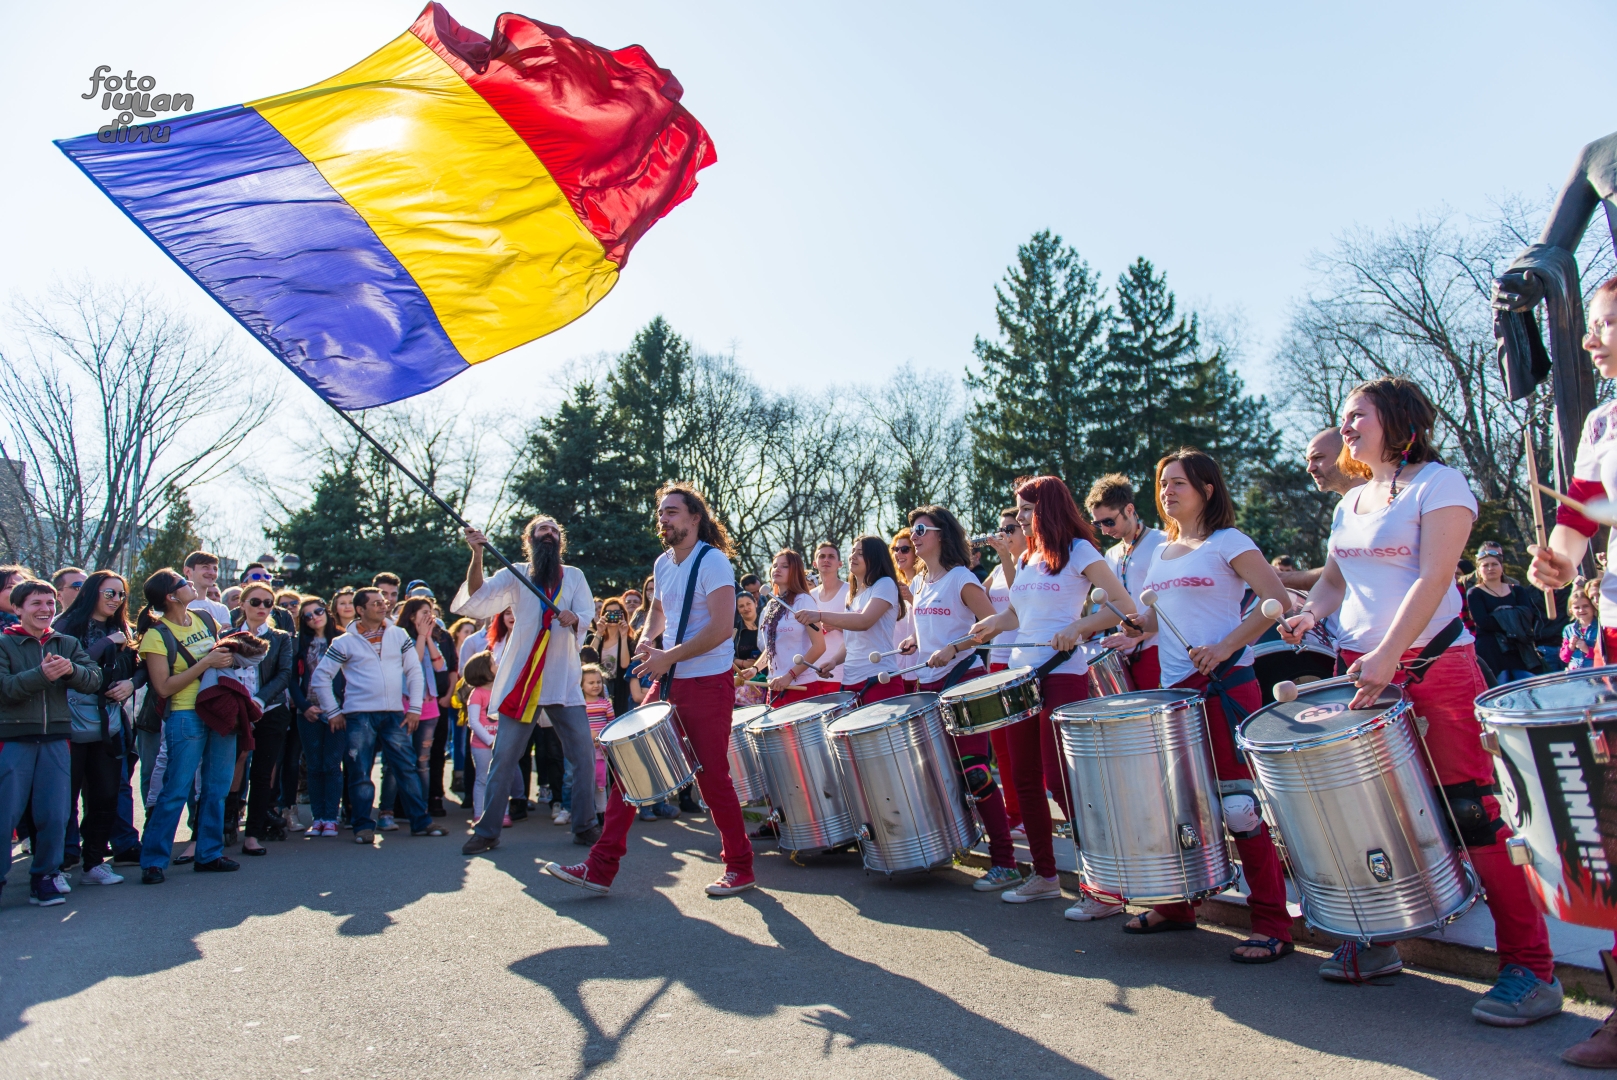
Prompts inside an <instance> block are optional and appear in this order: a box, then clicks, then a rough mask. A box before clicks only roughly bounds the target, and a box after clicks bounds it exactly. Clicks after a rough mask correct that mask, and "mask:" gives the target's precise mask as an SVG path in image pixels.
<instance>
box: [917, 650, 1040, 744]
mask: <svg viewBox="0 0 1617 1080" xmlns="http://www.w3.org/2000/svg"><path fill="white" fill-rule="evenodd" d="M1018 675H1020V676H1022V677H1021V678H1017V679H1015V680H1014V681H1007V680H1008V679H1009V678H1010V677H1012V676H1018ZM938 698H939V701H940V707H941V708H942V710H943V714H942V715H943V725H944V727H945V728H946V729H947V730H948V732H949V734H951V735H978V734H982V733H983V732H988V731H998V730H999V729H1000V728H1004V727H1010V726H1011V725H1012V724H1015V723H1020V722H1021V721H1023V720H1027V719H1030V718H1032V717H1036V716H1038V715H1039V710H1040V709H1041V708H1042V707H1043V702H1044V694H1043V690H1042V689H1041V687H1040V686H1039V680H1038V678H1037V676H1035V675H1034V674H1033V669H1032V668H1030V667H1019V668H1011V669H1010V670H1008V671H993V672H989V673H988V674H987V675H979V676H977V677H976V678H975V679H967V680H966V681H965V682H963V683H960V684H959V685H958V686H951V687H950V688H949V689H947V690H945V691H943V692H942V693H941V694H939V695H938Z"/></svg>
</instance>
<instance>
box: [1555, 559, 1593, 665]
mask: <svg viewBox="0 0 1617 1080" xmlns="http://www.w3.org/2000/svg"><path fill="white" fill-rule="evenodd" d="M1568 607H1569V608H1570V609H1571V611H1572V621H1571V622H1569V623H1567V624H1566V629H1565V630H1562V631H1561V661H1562V663H1564V664H1566V670H1568V671H1577V670H1578V669H1579V668H1587V667H1594V666H1595V644H1596V642H1597V641H1598V640H1599V637H1600V627H1599V626H1597V625H1596V624H1595V605H1594V601H1593V600H1591V599H1590V597H1589V587H1588V583H1585V582H1583V581H1578V582H1574V583H1573V586H1572V595H1571V598H1570V600H1569V601H1568Z"/></svg>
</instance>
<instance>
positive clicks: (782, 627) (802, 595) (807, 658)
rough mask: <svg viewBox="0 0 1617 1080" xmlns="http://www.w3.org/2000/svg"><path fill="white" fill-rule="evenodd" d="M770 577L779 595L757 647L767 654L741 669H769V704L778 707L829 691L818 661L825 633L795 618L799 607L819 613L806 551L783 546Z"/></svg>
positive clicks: (762, 619)
mask: <svg viewBox="0 0 1617 1080" xmlns="http://www.w3.org/2000/svg"><path fill="white" fill-rule="evenodd" d="M769 580H770V583H771V584H772V585H773V586H774V590H775V595H774V596H771V597H770V598H769V602H768V603H766V604H765V605H764V613H763V614H762V615H761V616H759V618H758V646H759V648H761V649H763V655H762V656H760V657H759V658H758V659H757V661H755V662H754V663H753V665H752V667H750V668H747V669H745V670H744V671H743V672H742V674H744V675H746V677H747V678H749V679H750V678H751V677H752V676H753V675H756V674H757V673H758V672H759V671H760V670H767V671H768V672H769V704H770V706H771V707H774V706H779V705H790V704H791V703H792V702H794V701H802V700H803V699H804V698H811V697H814V696H815V695H817V694H820V693H823V692H824V691H822V690H821V689H820V687H819V683H820V675H819V672H817V671H815V670H814V665H815V664H816V663H817V662H818V661H819V659H820V657H821V655H822V654H824V652H825V635H824V634H821V633H820V632H819V631H818V630H813V629H810V628H809V627H808V626H806V625H804V624H802V623H799V622H798V621H797V620H796V619H794V618H792V616H793V615H795V614H796V613H797V612H799V611H807V612H809V613H810V614H811V615H818V613H819V606H818V605H817V604H815V603H814V597H813V596H812V595H810V593H809V580H808V573H807V572H806V571H805V569H804V566H803V556H801V555H799V554H798V553H797V552H795V551H793V550H791V549H790V548H786V549H784V550H782V551H781V552H780V553H779V554H777V555H776V556H775V561H774V563H773V564H771V566H770V570H769ZM815 621H818V620H817V619H816V620H815ZM798 657H802V659H801V660H799V659H797V658H798Z"/></svg>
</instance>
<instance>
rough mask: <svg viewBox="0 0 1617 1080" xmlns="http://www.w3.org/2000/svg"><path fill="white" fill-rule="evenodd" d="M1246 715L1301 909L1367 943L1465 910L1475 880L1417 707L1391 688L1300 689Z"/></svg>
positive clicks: (1256, 766)
mask: <svg viewBox="0 0 1617 1080" xmlns="http://www.w3.org/2000/svg"><path fill="white" fill-rule="evenodd" d="M1298 689H1299V694H1298V696H1297V700H1295V701H1288V702H1276V703H1275V704H1273V705H1269V706H1266V707H1265V708H1262V709H1259V710H1258V711H1257V712H1255V713H1253V714H1252V715H1251V716H1249V717H1247V719H1246V720H1245V721H1244V722H1243V723H1242V724H1241V727H1240V730H1239V731H1238V732H1237V735H1236V742H1237V744H1238V745H1239V746H1240V748H1241V750H1242V751H1243V752H1244V753H1245V754H1246V757H1247V761H1248V763H1249V764H1250V766H1251V768H1252V775H1253V777H1254V778H1255V779H1256V781H1257V784H1258V788H1259V791H1260V793H1261V794H1262V797H1263V799H1264V801H1265V802H1266V803H1267V804H1268V809H1269V812H1270V813H1272V814H1273V815H1274V819H1275V822H1276V824H1277V825H1279V827H1280V832H1281V835H1283V836H1284V837H1285V838H1286V855H1287V857H1288V859H1289V861H1290V862H1291V871H1292V879H1293V880H1294V881H1295V882H1296V883H1297V889H1298V891H1299V892H1301V894H1302V908H1303V917H1304V918H1305V919H1307V920H1308V924H1309V925H1310V926H1313V927H1315V928H1317V929H1319V930H1322V931H1324V932H1325V933H1327V934H1331V935H1333V936H1335V937H1339V938H1347V939H1351V940H1356V941H1361V942H1377V941H1396V940H1398V939H1400V938H1407V937H1417V936H1419V935H1421V934H1425V933H1429V932H1430V931H1433V930H1436V929H1439V928H1441V927H1443V926H1446V925H1447V924H1448V923H1450V922H1452V921H1453V920H1455V919H1457V918H1459V917H1460V916H1461V915H1463V914H1465V912H1466V911H1467V910H1468V909H1469V908H1470V907H1471V905H1472V904H1473V903H1474V902H1475V901H1476V898H1477V891H1478V889H1477V878H1476V874H1475V872H1474V871H1473V870H1472V868H1471V864H1470V863H1469V862H1468V861H1466V860H1465V859H1463V858H1462V857H1461V855H1460V851H1459V849H1458V847H1457V846H1456V843H1455V840H1454V836H1453V828H1452V826H1451V824H1450V821H1449V815H1448V809H1447V806H1446V804H1445V803H1444V801H1443V798H1442V795H1441V794H1440V793H1439V792H1438V790H1437V788H1436V787H1435V782H1434V781H1433V779H1432V775H1431V770H1430V769H1429V768H1428V766H1427V762H1426V755H1425V752H1424V748H1423V747H1422V745H1421V742H1420V736H1419V735H1417V734H1416V730H1415V724H1414V719H1415V718H1414V714H1413V710H1412V708H1411V707H1410V704H1409V701H1408V699H1406V698H1405V697H1404V694H1403V691H1402V690H1400V689H1398V688H1397V687H1396V686H1389V687H1388V688H1387V689H1386V690H1384V691H1383V692H1382V694H1381V697H1380V699H1379V700H1377V701H1376V702H1375V704H1374V706H1373V707H1371V708H1368V709H1350V708H1348V703H1349V702H1350V701H1352V699H1353V695H1354V694H1355V693H1356V691H1355V689H1354V688H1353V687H1352V686H1342V685H1331V686H1326V687H1323V688H1321V689H1319V690H1310V689H1309V688H1308V687H1306V686H1303V687H1299V688H1298Z"/></svg>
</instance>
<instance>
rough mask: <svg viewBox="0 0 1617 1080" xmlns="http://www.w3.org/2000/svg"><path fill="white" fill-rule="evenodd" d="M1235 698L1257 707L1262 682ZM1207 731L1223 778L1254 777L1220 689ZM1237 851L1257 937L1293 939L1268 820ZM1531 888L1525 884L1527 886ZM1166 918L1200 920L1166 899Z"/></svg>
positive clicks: (1197, 678)
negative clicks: (1239, 753)
mask: <svg viewBox="0 0 1617 1080" xmlns="http://www.w3.org/2000/svg"><path fill="white" fill-rule="evenodd" d="M1174 685H1175V686H1176V687H1185V688H1186V689H1190V690H1200V689H1202V688H1204V687H1205V686H1206V685H1207V676H1205V675H1202V674H1199V673H1198V674H1196V675H1192V676H1191V677H1190V678H1188V679H1185V680H1184V681H1183V682H1177V683H1174ZM1230 697H1231V698H1233V699H1234V700H1235V703H1236V704H1237V705H1239V706H1241V708H1243V709H1245V710H1246V711H1247V712H1249V713H1253V712H1257V711H1258V709H1259V708H1260V707H1261V706H1262V704H1263V695H1262V693H1261V692H1259V690H1258V684H1257V683H1256V682H1255V681H1254V682H1249V683H1247V684H1246V685H1244V686H1238V687H1236V688H1234V689H1233V690H1231V691H1230ZM1206 706H1207V732H1208V737H1209V738H1210V739H1211V740H1212V744H1213V770H1214V771H1215V772H1216V773H1217V774H1218V778H1219V779H1220V780H1250V779H1252V773H1251V771H1250V770H1249V769H1248V768H1247V767H1246V762H1244V761H1242V760H1241V759H1240V758H1239V757H1237V756H1236V753H1235V736H1234V735H1233V734H1232V733H1231V732H1230V723H1229V720H1227V719H1226V718H1225V716H1224V704H1223V702H1221V701H1219V699H1218V695H1217V694H1214V695H1212V696H1210V697H1209V698H1207V700H1206ZM1235 850H1236V851H1238V852H1240V853H1241V873H1242V874H1243V875H1245V877H1246V884H1247V888H1248V889H1250V890H1252V891H1251V893H1250V895H1248V896H1247V901H1246V902H1247V909H1248V910H1249V911H1251V912H1252V936H1253V937H1255V938H1279V939H1280V940H1281V941H1290V940H1291V912H1290V911H1288V910H1287V909H1286V877H1285V874H1284V873H1282V872H1281V869H1280V854H1279V853H1278V852H1277V851H1275V845H1274V841H1273V840H1272V839H1270V837H1269V826H1268V825H1267V824H1263V825H1260V826H1259V827H1258V835H1257V836H1252V837H1248V838H1247V839H1245V840H1241V839H1237V840H1236V841H1235ZM1524 887H1525V886H1524ZM1154 910H1155V911H1156V912H1157V914H1159V915H1161V916H1162V917H1163V918H1165V919H1173V920H1175V921H1177V922H1195V921H1196V909H1195V907H1194V906H1192V905H1191V904H1186V903H1179V904H1160V905H1158V906H1157V907H1156V908H1155V909H1154Z"/></svg>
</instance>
